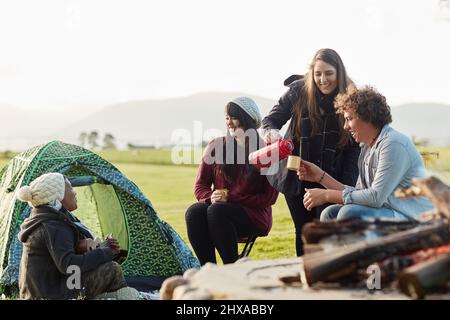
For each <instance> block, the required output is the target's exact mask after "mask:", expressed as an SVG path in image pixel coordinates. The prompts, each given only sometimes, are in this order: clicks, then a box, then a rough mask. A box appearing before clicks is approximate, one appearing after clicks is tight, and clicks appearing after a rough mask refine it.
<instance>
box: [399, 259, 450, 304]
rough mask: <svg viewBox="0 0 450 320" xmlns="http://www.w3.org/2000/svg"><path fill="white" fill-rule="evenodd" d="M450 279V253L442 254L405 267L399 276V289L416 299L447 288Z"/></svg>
mask: <svg viewBox="0 0 450 320" xmlns="http://www.w3.org/2000/svg"><path fill="white" fill-rule="evenodd" d="M448 281H450V253H446V254H442V255H440V256H437V257H435V258H431V259H429V260H427V261H424V262H421V263H418V264H415V265H413V266H411V267H409V268H407V269H405V270H404V271H403V272H402V273H401V274H400V276H399V277H398V287H399V289H400V290H401V291H402V292H403V293H405V294H407V295H408V296H410V297H412V298H414V299H423V298H424V297H425V295H426V294H427V293H431V292H434V291H436V290H440V289H443V288H445V286H446V284H447V282H448Z"/></svg>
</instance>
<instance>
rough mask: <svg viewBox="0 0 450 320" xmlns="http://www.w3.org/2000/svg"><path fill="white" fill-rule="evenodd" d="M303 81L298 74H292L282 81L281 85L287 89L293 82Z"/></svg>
mask: <svg viewBox="0 0 450 320" xmlns="http://www.w3.org/2000/svg"><path fill="white" fill-rule="evenodd" d="M300 79H303V75H299V74H293V75H291V76H289V77H288V78H286V80H284V82H283V84H284V85H285V86H286V87H288V86H289V85H290V84H292V83H293V82H294V81H297V80H300Z"/></svg>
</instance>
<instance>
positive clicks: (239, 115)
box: [186, 97, 278, 265]
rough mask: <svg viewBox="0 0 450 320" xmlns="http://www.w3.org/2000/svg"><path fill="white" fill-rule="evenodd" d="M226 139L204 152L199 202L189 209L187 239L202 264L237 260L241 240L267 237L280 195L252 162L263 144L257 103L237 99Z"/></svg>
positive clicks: (229, 113)
mask: <svg viewBox="0 0 450 320" xmlns="http://www.w3.org/2000/svg"><path fill="white" fill-rule="evenodd" d="M225 123H226V126H227V135H226V136H225V137H219V138H216V139H213V140H212V141H211V142H210V143H209V144H208V146H207V147H206V149H205V152H204V154H203V157H202V160H201V162H200V166H199V169H198V172H197V177H196V180H195V186H194V193H195V197H196V198H197V200H198V202H197V203H195V204H193V205H192V206H190V207H189V208H188V209H187V211H186V225H187V234H188V237H189V241H190V243H191V245H192V248H193V249H194V252H195V254H196V255H197V257H198V259H199V260H200V263H201V264H202V265H203V264H205V263H207V262H212V263H216V255H215V250H216V249H217V251H218V253H219V255H220V257H221V258H222V261H223V263H225V264H226V263H233V262H235V261H236V260H237V259H238V240H239V239H240V238H242V237H248V236H250V235H254V234H257V235H267V234H268V233H269V230H270V228H271V227H272V208H271V206H272V205H273V204H274V203H275V201H276V199H277V197H278V192H277V191H276V190H275V189H273V188H272V186H271V185H270V184H269V182H268V181H267V178H266V176H264V175H261V173H260V172H259V171H258V170H257V169H255V168H254V167H253V166H252V165H251V164H250V163H249V160H248V158H249V154H250V153H251V152H253V151H256V150H258V149H259V146H262V145H264V142H263V141H262V139H261V138H260V136H259V134H258V132H257V131H256V129H257V128H258V127H259V126H260V125H261V115H260V112H259V108H258V106H257V105H256V103H255V102H254V101H253V100H252V99H250V98H248V97H238V98H236V99H234V100H232V101H230V102H229V103H228V104H227V105H226V107H225Z"/></svg>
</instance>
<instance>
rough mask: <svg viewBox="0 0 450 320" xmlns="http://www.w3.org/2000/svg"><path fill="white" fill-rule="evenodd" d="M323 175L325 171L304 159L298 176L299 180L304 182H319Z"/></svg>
mask: <svg viewBox="0 0 450 320" xmlns="http://www.w3.org/2000/svg"><path fill="white" fill-rule="evenodd" d="M323 173H324V171H323V170H322V169H320V168H319V167H318V166H316V165H315V164H314V163H312V162H309V161H305V160H303V159H302V162H301V163H300V168H299V169H298V171H297V176H298V179H299V180H302V181H310V182H319V180H320V179H321V178H322V176H323Z"/></svg>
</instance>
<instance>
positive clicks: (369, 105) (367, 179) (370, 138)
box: [297, 86, 433, 221]
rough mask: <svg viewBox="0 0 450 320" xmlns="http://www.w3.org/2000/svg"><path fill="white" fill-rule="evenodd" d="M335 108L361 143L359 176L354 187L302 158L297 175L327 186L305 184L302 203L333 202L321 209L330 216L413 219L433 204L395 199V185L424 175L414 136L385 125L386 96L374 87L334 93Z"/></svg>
mask: <svg viewBox="0 0 450 320" xmlns="http://www.w3.org/2000/svg"><path fill="white" fill-rule="evenodd" d="M335 108H336V111H337V112H338V113H341V114H343V115H344V119H345V124H344V128H345V130H348V131H349V132H350V134H351V135H352V137H353V138H354V139H355V141H356V142H358V143H360V144H361V147H362V148H361V154H360V156H359V160H358V169H359V177H358V181H357V183H356V186H355V187H351V186H347V185H344V184H342V183H340V182H338V181H337V180H335V179H334V178H332V177H331V176H330V175H329V174H328V173H326V172H325V171H323V170H322V169H320V168H319V167H317V166H316V165H315V164H313V163H310V162H307V161H303V160H302V164H301V167H300V170H299V171H298V172H297V174H298V176H299V179H301V180H307V181H315V182H318V183H320V184H321V185H323V186H324V187H325V188H326V189H318V188H316V189H306V190H305V191H306V193H305V196H304V198H303V203H304V205H305V208H307V209H308V210H311V209H312V208H314V207H315V206H319V205H321V204H322V203H327V202H331V203H335V205H332V206H329V207H327V208H326V209H325V210H324V211H323V212H322V214H321V216H320V219H321V220H322V221H325V220H330V219H335V218H336V219H337V220H343V219H374V218H386V219H396V220H407V219H415V218H416V217H417V216H418V215H419V214H420V213H422V212H425V211H428V210H430V209H431V208H432V207H433V206H432V204H431V202H430V201H429V200H428V199H427V198H425V197H412V198H397V197H395V195H394V192H395V190H396V189H397V188H406V187H409V186H411V182H412V179H413V178H423V177H426V176H428V173H427V170H426V169H425V167H424V164H423V160H422V157H421V156H420V154H419V152H418V151H417V149H416V148H415V146H414V144H413V143H412V141H411V140H410V139H409V138H408V137H406V136H405V135H403V134H402V133H400V132H398V131H396V130H394V129H393V128H391V127H390V126H389V123H391V122H392V117H391V111H390V107H389V105H388V104H387V103H386V98H385V97H384V96H383V95H382V94H380V93H379V92H378V91H376V90H375V89H374V88H372V87H369V86H366V87H364V88H360V89H357V88H354V89H351V90H349V91H348V92H347V93H344V94H340V95H338V96H337V97H336V100H335Z"/></svg>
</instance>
